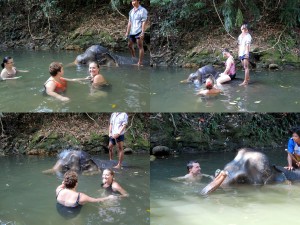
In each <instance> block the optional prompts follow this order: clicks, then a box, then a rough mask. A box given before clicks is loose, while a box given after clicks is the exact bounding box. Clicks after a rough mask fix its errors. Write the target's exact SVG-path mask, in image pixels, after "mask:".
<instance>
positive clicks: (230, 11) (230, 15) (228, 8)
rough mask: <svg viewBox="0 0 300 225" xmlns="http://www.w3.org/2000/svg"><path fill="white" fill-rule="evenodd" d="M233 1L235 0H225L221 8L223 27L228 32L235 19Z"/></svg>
mask: <svg viewBox="0 0 300 225" xmlns="http://www.w3.org/2000/svg"><path fill="white" fill-rule="evenodd" d="M234 1H235V0H226V1H225V2H224V5H223V9H222V13H223V16H224V25H225V29H226V31H228V32H229V31H230V30H231V29H232V28H233V25H234V21H235V15H236V9H235V7H234Z"/></svg>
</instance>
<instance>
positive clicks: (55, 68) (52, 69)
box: [49, 62, 63, 77]
mask: <svg viewBox="0 0 300 225" xmlns="http://www.w3.org/2000/svg"><path fill="white" fill-rule="evenodd" d="M62 67H63V64H62V63H60V62H52V63H51V64H50V66H49V73H50V75H51V76H53V77H55V76H56V75H57V74H58V72H60V71H61V68H62Z"/></svg>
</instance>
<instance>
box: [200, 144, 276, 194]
mask: <svg viewBox="0 0 300 225" xmlns="http://www.w3.org/2000/svg"><path fill="white" fill-rule="evenodd" d="M223 171H225V172H226V175H224V174H221V175H223V178H222V179H221V178H218V176H217V177H216V181H213V182H211V183H210V184H208V185H207V186H206V187H205V188H204V189H203V190H202V192H201V193H202V194H204V195H205V194H208V193H210V192H212V191H214V190H215V189H216V188H217V187H219V186H223V187H224V186H228V185H233V184H254V185H263V184H265V183H266V182H267V181H268V180H269V179H273V171H272V169H271V166H270V163H269V159H268V157H267V156H266V155H265V154H264V153H262V152H258V151H254V150H252V149H248V148H242V149H240V150H239V151H238V153H237V155H236V156H235V158H234V159H233V160H232V161H231V162H229V163H228V164H227V165H226V166H225V167H224V170H223ZM217 181H219V182H217Z"/></svg>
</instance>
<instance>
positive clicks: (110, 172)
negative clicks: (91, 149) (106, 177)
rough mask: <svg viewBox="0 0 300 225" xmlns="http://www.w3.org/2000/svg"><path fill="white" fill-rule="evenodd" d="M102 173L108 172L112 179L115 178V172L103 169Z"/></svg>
mask: <svg viewBox="0 0 300 225" xmlns="http://www.w3.org/2000/svg"><path fill="white" fill-rule="evenodd" d="M104 172H109V174H110V175H112V177H114V176H115V172H114V171H113V170H112V169H105V170H103V173H104Z"/></svg>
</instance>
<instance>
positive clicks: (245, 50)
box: [238, 24, 252, 86]
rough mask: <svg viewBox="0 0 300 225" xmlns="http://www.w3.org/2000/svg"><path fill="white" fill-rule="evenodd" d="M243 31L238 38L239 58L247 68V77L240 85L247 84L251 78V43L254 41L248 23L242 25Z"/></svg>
mask: <svg viewBox="0 0 300 225" xmlns="http://www.w3.org/2000/svg"><path fill="white" fill-rule="evenodd" d="M241 31H242V33H241V34H240V36H239V38H238V44H239V59H240V60H241V62H242V65H243V67H244V69H245V79H244V82H243V83H241V84H240V86H243V85H247V84H248V82H249V80H250V74H249V73H250V72H249V56H250V44H251V41H252V37H251V35H250V34H249V32H248V25H247V24H243V25H242V26H241Z"/></svg>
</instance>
